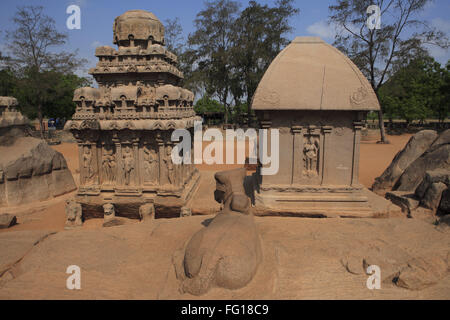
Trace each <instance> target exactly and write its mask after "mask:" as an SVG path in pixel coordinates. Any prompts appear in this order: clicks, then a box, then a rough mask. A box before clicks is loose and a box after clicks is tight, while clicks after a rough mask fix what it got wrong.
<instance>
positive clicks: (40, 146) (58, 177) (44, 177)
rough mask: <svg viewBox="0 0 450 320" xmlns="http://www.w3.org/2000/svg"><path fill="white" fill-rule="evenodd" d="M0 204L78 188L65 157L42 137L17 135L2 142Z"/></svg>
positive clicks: (42, 197)
mask: <svg viewBox="0 0 450 320" xmlns="http://www.w3.org/2000/svg"><path fill="white" fill-rule="evenodd" d="M0 154H2V157H1V158H0V205H3V206H4V205H19V204H23V203H27V202H33V201H42V200H46V199H49V198H52V197H57V196H60V195H63V194H65V193H68V192H70V191H73V190H75V189H76V185H75V182H74V180H73V177H72V174H71V173H70V171H69V169H68V168H67V163H66V160H65V159H64V156H63V155H62V154H61V153H59V152H57V151H55V150H54V149H52V148H50V147H49V146H48V145H47V143H46V142H45V141H43V140H39V139H35V138H32V137H21V138H18V139H17V140H16V141H15V142H14V143H13V144H12V145H8V146H1V145H0Z"/></svg>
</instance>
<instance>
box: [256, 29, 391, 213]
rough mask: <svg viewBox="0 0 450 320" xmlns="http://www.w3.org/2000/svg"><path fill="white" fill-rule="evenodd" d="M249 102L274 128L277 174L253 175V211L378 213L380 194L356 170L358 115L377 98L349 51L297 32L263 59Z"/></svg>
mask: <svg viewBox="0 0 450 320" xmlns="http://www.w3.org/2000/svg"><path fill="white" fill-rule="evenodd" d="M252 108H253V110H255V112H256V115H257V117H258V120H259V122H260V125H261V128H266V129H268V130H269V131H270V130H271V129H278V130H279V135H280V136H279V137H280V145H279V148H280V166H279V171H278V173H277V174H275V175H271V176H270V175H265V176H259V186H258V188H257V190H258V192H257V193H256V195H255V202H256V210H257V212H258V213H259V214H294V215H304V216H359V217H361V216H363V217H364V216H373V215H374V214H375V213H377V211H378V210H379V208H377V206H378V204H379V202H380V201H381V202H383V203H384V201H383V199H378V197H376V196H375V195H374V194H372V193H371V192H369V191H368V190H367V189H364V188H363V186H362V185H361V184H360V183H359V181H358V170H359V149H360V139H361V129H362V127H363V123H362V120H363V119H365V116H366V114H367V112H368V111H372V110H373V111H377V110H379V109H380V105H379V103H378V100H377V97H376V95H375V93H374V91H373V90H372V88H371V86H370V84H369V82H368V81H367V79H366V78H365V77H364V75H363V74H362V73H361V72H360V70H359V69H358V68H357V67H356V65H354V64H353V62H352V61H351V60H350V59H349V58H347V57H346V56H345V55H344V54H342V53H341V52H340V51H339V50H337V49H336V48H334V47H332V46H331V45H329V44H327V43H325V42H324V41H322V40H321V39H320V38H316V37H297V38H296V39H295V40H294V41H292V43H291V44H290V45H289V46H287V47H286V48H285V49H284V50H283V51H282V52H281V53H280V54H279V55H278V56H277V57H276V58H275V60H274V61H273V62H272V64H271V65H270V66H269V68H268V70H267V71H266V73H265V75H264V77H263V78H262V80H261V82H260V83H259V86H258V88H257V90H256V93H255V95H254V98H253V103H252ZM268 137H269V138H268V139H269V141H268V143H269V147H268V150H270V134H269V135H268ZM374 197H375V200H376V201H374Z"/></svg>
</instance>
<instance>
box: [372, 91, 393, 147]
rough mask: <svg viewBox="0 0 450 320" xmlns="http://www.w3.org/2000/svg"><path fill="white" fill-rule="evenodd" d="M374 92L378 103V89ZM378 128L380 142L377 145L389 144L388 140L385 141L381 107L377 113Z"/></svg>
mask: <svg viewBox="0 0 450 320" xmlns="http://www.w3.org/2000/svg"><path fill="white" fill-rule="evenodd" d="M374 91H375V95H376V96H377V99H378V101H380V98H379V97H378V88H376V89H374ZM378 126H379V127H380V137H381V140H380V141H378V143H384V144H389V143H390V142H389V140H387V139H386V130H385V129H384V119H383V111H382V110H381V106H380V111H378Z"/></svg>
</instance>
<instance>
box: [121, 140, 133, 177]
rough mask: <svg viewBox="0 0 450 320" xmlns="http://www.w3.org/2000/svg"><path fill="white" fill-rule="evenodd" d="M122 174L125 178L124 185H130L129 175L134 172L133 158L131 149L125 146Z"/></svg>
mask: <svg viewBox="0 0 450 320" xmlns="http://www.w3.org/2000/svg"><path fill="white" fill-rule="evenodd" d="M122 165H123V172H124V176H125V185H127V186H128V185H130V182H131V173H132V172H133V170H134V158H133V153H132V151H131V148H130V147H129V146H126V147H125V149H124V152H123V164H122Z"/></svg>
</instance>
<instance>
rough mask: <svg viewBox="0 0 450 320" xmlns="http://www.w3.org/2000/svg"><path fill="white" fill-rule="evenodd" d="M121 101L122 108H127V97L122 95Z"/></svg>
mask: <svg viewBox="0 0 450 320" xmlns="http://www.w3.org/2000/svg"><path fill="white" fill-rule="evenodd" d="M120 101H121V108H122V109H126V108H127V98H126V97H125V96H121V97H120Z"/></svg>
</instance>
